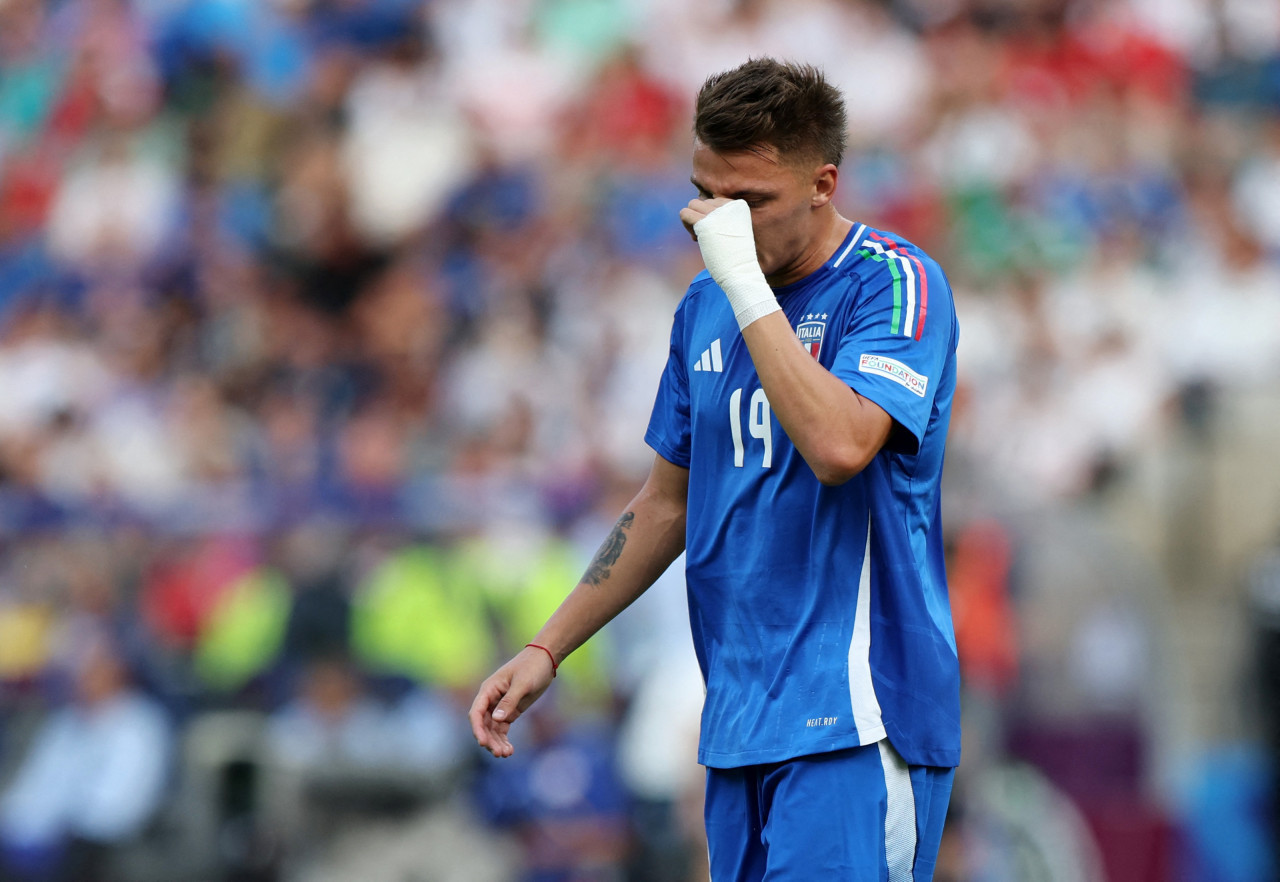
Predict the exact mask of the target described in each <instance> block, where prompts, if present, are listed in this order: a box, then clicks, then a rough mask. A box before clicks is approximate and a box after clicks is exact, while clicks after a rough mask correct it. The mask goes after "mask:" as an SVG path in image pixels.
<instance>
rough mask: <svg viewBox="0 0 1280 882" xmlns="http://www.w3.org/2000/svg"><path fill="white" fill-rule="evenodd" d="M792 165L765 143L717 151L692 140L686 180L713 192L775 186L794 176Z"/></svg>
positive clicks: (723, 192) (718, 193) (729, 191)
mask: <svg viewBox="0 0 1280 882" xmlns="http://www.w3.org/2000/svg"><path fill="white" fill-rule="evenodd" d="M793 165H794V164H793V163H788V162H786V161H785V160H784V158H783V157H782V156H781V155H780V154H779V153H778V150H777V148H775V147H773V146H772V145H769V144H762V145H757V146H754V147H751V148H748V149H746V150H729V151H717V150H713V149H712V148H711V147H708V146H707V145H706V144H703V143H702V142H701V141H696V140H695V141H694V144H693V174H692V175H690V180H691V181H692V182H693V184H694V186H695V187H699V188H701V189H703V190H705V191H707V192H709V193H714V194H716V195H722V194H729V193H734V192H738V191H745V190H758V189H775V188H777V187H779V186H783V185H785V184H786V183H787V182H788V181H790V180H791V179H793V178H794V177H795V169H794V167H793Z"/></svg>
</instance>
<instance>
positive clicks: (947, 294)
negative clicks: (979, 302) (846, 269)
mask: <svg viewBox="0 0 1280 882" xmlns="http://www.w3.org/2000/svg"><path fill="white" fill-rule="evenodd" d="M861 253H862V256H863V257H866V258H868V259H867V260H866V261H864V262H863V263H862V266H863V267H866V269H865V270H864V273H865V274H864V275H863V280H862V284H863V296H862V297H860V298H859V302H858V306H857V308H856V309H854V310H852V311H851V312H850V314H849V320H848V323H847V325H846V327H845V328H844V329H843V334H842V338H841V341H840V347H839V352H838V354H837V356H836V359H835V362H834V364H833V365H832V367H831V372H832V373H833V374H835V375H836V376H837V377H839V378H840V379H841V380H843V381H844V382H846V383H847V384H848V385H849V386H850V387H851V388H852V389H853V390H854V391H855V392H857V393H858V394H859V395H861V396H863V397H864V398H868V399H870V400H871V401H874V402H875V403H876V404H878V405H879V406H880V407H882V408H884V410H885V412H887V413H888V414H889V416H891V417H893V419H894V421H895V422H897V423H898V424H899V425H900V426H902V427H903V428H904V429H906V431H907V433H909V436H910V442H911V443H910V444H909V445H907V446H908V449H906V450H903V451H902V452H905V453H914V452H915V451H916V450H918V449H919V446H920V443H921V441H922V440H923V438H924V433H925V429H926V427H927V426H928V425H929V417H930V414H931V413H932V410H933V404H934V398H935V395H936V392H937V388H938V382H939V380H940V379H941V375H942V371H943V368H944V366H945V364H946V361H947V357H948V353H950V352H951V351H952V350H953V349H954V342H955V341H954V333H955V321H954V312H953V306H952V301H951V289H950V286H949V285H948V283H947V279H946V277H945V276H944V275H943V273H942V270H941V268H940V267H939V266H938V265H937V264H936V263H935V262H934V261H933V260H932V259H931V258H930V257H929V256H928V255H926V254H924V253H923V252H921V251H919V250H918V249H916V248H915V247H914V246H901V245H899V244H897V243H896V242H894V241H893V240H891V239H888V238H886V237H883V236H878V235H874V234H873V235H868V236H867V237H866V238H865V240H864V244H863V245H862V247H861ZM904 440H905V439H904Z"/></svg>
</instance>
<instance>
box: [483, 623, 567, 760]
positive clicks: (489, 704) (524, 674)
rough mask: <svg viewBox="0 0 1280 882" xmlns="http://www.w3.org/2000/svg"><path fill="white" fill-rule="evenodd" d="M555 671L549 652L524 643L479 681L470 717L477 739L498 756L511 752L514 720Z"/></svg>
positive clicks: (544, 688) (539, 694) (535, 696)
mask: <svg viewBox="0 0 1280 882" xmlns="http://www.w3.org/2000/svg"><path fill="white" fill-rule="evenodd" d="M554 676H555V671H554V670H553V669H552V667H551V660H550V659H549V658H547V654H546V653H545V652H543V651H542V650H539V649H530V648H529V647H525V648H524V649H523V650H521V652H520V653H519V654H518V655H517V656H516V657H515V658H513V659H511V661H509V662H507V663H506V664H505V665H503V666H502V667H500V668H498V670H496V671H495V672H494V673H493V675H492V676H490V677H489V679H487V680H485V681H484V682H483V683H481V684H480V691H479V692H478V693H477V694H476V700H475V701H473V702H471V711H470V713H468V714H467V717H468V718H469V719H470V720H471V734H472V735H474V736H475V738H476V743H477V744H479V745H480V746H481V747H483V748H484V749H485V750H487V751H489V753H491V754H493V755H494V756H496V757H506V756H511V754H512V753H514V752H515V748H513V747H512V746H511V741H510V739H509V738H508V737H507V732H508V731H509V730H510V729H511V724H512V723H514V722H515V721H516V720H518V719H519V718H520V715H521V714H523V713H524V712H525V711H526V710H527V709H528V707H529V705H531V704H533V703H534V702H535V701H537V700H538V698H539V696H541V695H542V693H544V692H546V691H547V687H548V686H550V685H551V680H552V678H553V677H554Z"/></svg>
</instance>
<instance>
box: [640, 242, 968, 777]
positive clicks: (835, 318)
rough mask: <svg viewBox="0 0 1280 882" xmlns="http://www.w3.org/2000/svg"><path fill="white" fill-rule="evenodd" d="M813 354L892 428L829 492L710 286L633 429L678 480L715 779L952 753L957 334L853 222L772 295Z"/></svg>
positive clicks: (940, 302)
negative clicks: (682, 473) (951, 482)
mask: <svg viewBox="0 0 1280 882" xmlns="http://www.w3.org/2000/svg"><path fill="white" fill-rule="evenodd" d="M774 293H775V294H776V295H777V298H778V304H779V305H780V306H781V307H782V309H783V311H784V312H785V314H786V316H787V319H788V320H789V321H790V322H791V325H792V327H793V328H795V332H796V335H797V336H798V337H799V338H800V341H801V342H802V343H803V345H804V346H805V348H806V349H808V351H809V352H810V354H811V355H812V356H813V357H814V358H815V359H817V360H818V361H819V363H821V364H822V366H823V367H825V368H827V370H829V371H831V372H832V373H833V374H835V375H836V376H837V377H839V378H840V379H842V380H844V381H845V382H846V383H848V385H849V386H850V387H852V388H853V389H854V390H855V391H856V392H857V393H858V394H859V395H862V396H863V397H865V398H868V399H870V400H872V401H874V402H875V403H876V404H878V405H879V406H880V407H882V408H884V410H885V411H886V412H888V413H889V415H890V416H892V417H893V419H894V421H895V423H896V425H895V427H894V431H893V434H892V435H891V439H890V442H889V444H887V445H886V447H885V448H884V449H882V450H881V451H880V453H879V454H877V456H876V457H875V459H874V460H873V461H872V462H871V464H870V465H868V466H867V467H866V468H865V469H864V470H863V471H862V472H861V473H859V474H858V475H856V476H854V477H853V478H852V479H851V480H850V481H848V482H847V483H845V484H843V485H841V486H839V487H827V486H824V485H822V484H821V483H820V482H819V481H818V479H817V478H816V477H815V476H814V474H813V471H812V469H810V468H809V465H808V464H807V463H806V462H805V461H804V459H803V458H802V457H801V456H800V454H799V453H798V452H797V451H796V449H795V447H794V445H792V443H791V441H790V439H789V438H788V437H787V436H786V433H785V432H784V431H783V430H782V428H781V426H779V425H778V423H777V421H776V420H775V419H774V418H773V416H772V412H771V406H770V403H769V400H768V397H767V396H766V395H765V392H764V390H763V389H762V388H761V386H760V380H759V377H758V376H757V375H756V370H755V366H754V364H753V363H752V361H751V356H750V353H749V352H748V351H747V347H746V344H745V343H744V342H743V340H742V335H741V333H740V332H739V330H738V326H737V323H736V322H735V320H734V317H733V312H732V310H731V309H730V308H729V303H728V301H727V299H726V298H725V295H724V293H723V292H722V291H721V290H720V287H719V286H718V285H717V284H716V283H715V282H714V281H713V280H712V279H711V277H710V275H709V274H708V273H706V272H703V273H702V274H700V275H699V276H698V277H697V278H695V279H694V280H693V283H692V284H691V285H690V286H689V290H688V292H687V293H686V294H685V296H684V298H683V299H682V300H681V302H680V305H679V307H678V308H677V310H676V315H675V323H674V326H673V328H672V332H671V352H670V356H669V358H668V361H667V366H666V369H665V370H664V372H663V375H662V380H661V383H660V385H659V389H658V396H657V402H656V403H655V405H654V410H653V415H652V417H651V418H650V422H649V428H648V431H647V433H646V435H645V440H646V441H647V443H648V444H649V445H650V446H651V447H653V448H654V450H656V451H657V452H658V454H659V455H660V456H662V457H663V458H665V459H667V460H668V461H670V462H672V463H675V464H676V465H680V466H684V467H686V468H688V469H689V505H688V526H687V534H686V544H687V556H686V579H687V583H688V591H689V618H690V624H691V626H692V629H693V640H694V645H695V648H696V650H697V654H698V660H699V662H700V664H701V666H702V673H703V677H704V679H705V681H706V687H707V697H706V703H705V705H704V708H703V714H702V735H701V741H700V744H699V752H698V756H699V762H701V763H703V764H704V765H708V766H713V767H720V768H727V767H734V766H742V765H750V764H755V763H766V762H777V761H780V760H784V759H789V758H792V757H796V756H803V755H807V754H813V753H821V752H824V751H830V750H838V749H841V748H846V747H852V746H855V745H865V744H871V743H874V742H876V741H879V740H880V739H882V738H884V737H885V736H886V735H887V736H888V737H889V739H890V741H891V742H892V743H893V745H894V746H895V747H896V748H897V750H898V752H899V753H900V754H901V755H902V756H903V758H905V759H906V760H907V762H908V763H912V764H922V765H935V766H954V765H957V764H958V763H959V760H960V696H959V682H960V675H959V665H958V661H957V658H956V647H955V636H954V631H953V628H952V624H951V608H950V603H949V601H948V597H947V587H946V576H945V572H944V566H943V543H942V527H941V523H940V513H939V512H940V507H939V485H940V480H941V476H942V460H943V447H944V445H945V442H946V434H947V424H948V421H949V417H950V411H951V399H952V394H953V392H954V390H955V379H956V361H955V350H956V342H957V335H958V328H957V323H956V317H955V309H954V306H953V303H952V298H951V290H950V287H949V285H948V282H947V280H946V277H945V276H944V275H943V273H942V270H941V269H940V268H939V267H938V265H937V264H936V263H935V262H934V261H933V260H932V259H931V258H929V257H928V256H927V255H926V254H924V253H923V252H922V251H920V249H918V248H916V247H915V246H914V245H911V244H909V243H907V242H905V241H903V240H902V239H900V238H897V237H894V236H891V235H888V234H885V233H882V232H880V231H878V230H872V229H870V228H868V227H867V226H865V225H857V224H855V225H854V227H853V228H852V229H851V230H850V231H849V235H848V236H847V237H846V238H845V240H844V242H843V243H842V244H841V246H840V247H839V248H838V249H837V250H836V252H835V254H833V255H832V256H831V258H830V259H829V260H828V261H827V262H826V263H825V264H824V265H823V266H822V267H821V268H820V269H818V270H817V271H815V272H814V273H812V274H811V275H809V276H808V277H806V278H804V279H802V280H800V281H799V282H796V283H794V284H792V285H788V286H786V287H783V288H777V289H775V291H774Z"/></svg>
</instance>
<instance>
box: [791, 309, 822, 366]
mask: <svg viewBox="0 0 1280 882" xmlns="http://www.w3.org/2000/svg"><path fill="white" fill-rule="evenodd" d="M826 330H827V314H826V313H825V312H816V313H815V312H811V313H809V314H808V315H806V316H805V317H804V321H802V322H801V323H800V324H798V325H796V336H797V337H799V338H800V342H801V344H803V345H804V348H805V349H807V350H809V354H810V355H812V356H813V357H814V359H815V360H816V359H817V357H818V353H819V352H821V351H822V337H823V334H825V333H826Z"/></svg>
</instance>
